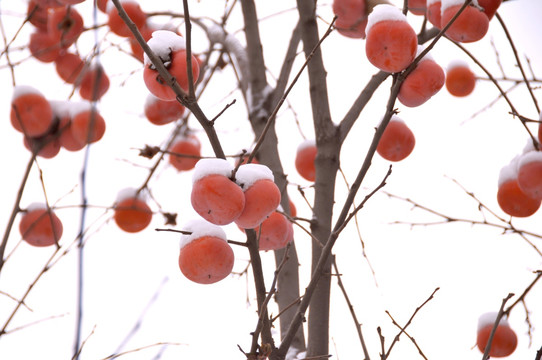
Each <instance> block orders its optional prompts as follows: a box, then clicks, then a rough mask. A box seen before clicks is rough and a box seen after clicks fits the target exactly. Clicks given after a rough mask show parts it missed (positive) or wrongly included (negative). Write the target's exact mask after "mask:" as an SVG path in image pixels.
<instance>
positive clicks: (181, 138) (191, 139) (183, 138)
mask: <svg viewBox="0 0 542 360" xmlns="http://www.w3.org/2000/svg"><path fill="white" fill-rule="evenodd" d="M180 141H186V142H190V143H192V144H193V145H195V146H197V147H198V148H201V143H200V141H199V139H198V138H197V136H196V135H194V134H178V135H177V136H175V140H174V141H173V144H176V143H178V142H180Z"/></svg>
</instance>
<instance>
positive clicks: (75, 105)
mask: <svg viewBox="0 0 542 360" xmlns="http://www.w3.org/2000/svg"><path fill="white" fill-rule="evenodd" d="M92 106H93V105H92V103H91V102H90V101H85V100H83V101H77V102H72V103H71V104H70V116H71V117H72V118H73V117H75V116H77V115H79V114H81V113H83V112H87V111H91V110H92ZM96 112H98V111H97V110H96Z"/></svg>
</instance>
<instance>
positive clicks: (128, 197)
mask: <svg viewBox="0 0 542 360" xmlns="http://www.w3.org/2000/svg"><path fill="white" fill-rule="evenodd" d="M113 218H114V219H115V223H116V224H117V226H118V227H119V228H120V229H122V230H124V231H126V232H129V233H136V232H140V231H142V230H144V229H146V228H147V226H149V224H150V223H151V221H152V210H151V208H150V207H149V205H147V202H146V201H145V199H144V198H143V197H142V195H140V194H138V193H137V192H136V191H135V190H134V189H126V190H124V191H121V192H120V193H119V196H118V198H117V202H116V204H115V206H114V215H113Z"/></svg>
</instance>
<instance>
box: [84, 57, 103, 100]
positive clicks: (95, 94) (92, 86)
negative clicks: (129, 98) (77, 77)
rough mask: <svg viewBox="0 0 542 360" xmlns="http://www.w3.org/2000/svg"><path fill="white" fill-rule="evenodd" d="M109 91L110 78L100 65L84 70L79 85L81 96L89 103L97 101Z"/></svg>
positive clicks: (96, 64)
mask: <svg viewBox="0 0 542 360" xmlns="http://www.w3.org/2000/svg"><path fill="white" fill-rule="evenodd" d="M107 90H109V77H108V76H107V74H106V73H105V70H104V68H103V66H102V65H101V64H99V63H94V64H91V65H90V66H89V67H88V68H87V69H86V70H84V72H83V75H82V76H81V82H80V83H79V95H80V96H81V98H83V99H85V100H88V101H97V100H99V99H101V98H102V96H104V95H105V93H107Z"/></svg>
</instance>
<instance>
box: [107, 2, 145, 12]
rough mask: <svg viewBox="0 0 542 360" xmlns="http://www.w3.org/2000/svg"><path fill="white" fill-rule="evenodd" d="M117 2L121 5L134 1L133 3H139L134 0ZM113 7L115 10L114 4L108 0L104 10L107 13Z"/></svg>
mask: <svg viewBox="0 0 542 360" xmlns="http://www.w3.org/2000/svg"><path fill="white" fill-rule="evenodd" d="M119 2H120V4H121V5H122V4H124V3H135V4H138V5H139V3H138V2H137V1H136V0H120V1H119ZM113 9H115V10H116V9H117V8H116V6H115V4H114V3H113V1H108V2H107V5H106V7H105V11H106V12H107V13H108V14H109V13H110V12H111V10H113Z"/></svg>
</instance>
